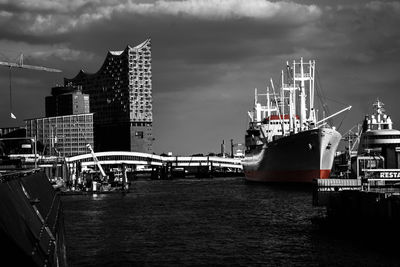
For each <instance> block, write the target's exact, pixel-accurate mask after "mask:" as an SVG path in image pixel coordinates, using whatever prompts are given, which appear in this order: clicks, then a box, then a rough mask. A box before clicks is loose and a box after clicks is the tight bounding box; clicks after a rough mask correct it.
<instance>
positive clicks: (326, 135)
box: [242, 59, 351, 183]
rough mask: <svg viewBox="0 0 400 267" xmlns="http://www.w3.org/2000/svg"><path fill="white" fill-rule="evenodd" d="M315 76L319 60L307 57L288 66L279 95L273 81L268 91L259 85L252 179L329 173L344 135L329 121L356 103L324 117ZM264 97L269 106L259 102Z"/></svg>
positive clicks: (249, 149) (250, 140) (248, 140)
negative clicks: (317, 104) (316, 101)
mask: <svg viewBox="0 0 400 267" xmlns="http://www.w3.org/2000/svg"><path fill="white" fill-rule="evenodd" d="M314 77H315V61H309V62H303V59H301V60H300V61H299V62H296V61H293V65H292V66H289V64H287V71H286V73H285V72H284V71H282V77H281V78H282V80H281V86H280V92H278V94H275V88H274V84H273V81H272V80H271V89H272V92H271V90H270V88H269V87H267V92H266V94H258V93H257V89H256V90H255V101H254V109H253V110H252V111H250V112H249V117H250V122H249V128H248V130H247V134H246V136H245V145H246V151H245V158H244V160H243V162H242V164H243V170H244V173H245V177H246V180H249V181H259V182H298V183H311V182H312V180H313V179H316V178H329V176H330V172H331V168H332V164H333V159H334V156H335V152H336V149H337V147H338V144H339V141H340V139H341V134H340V133H339V132H338V131H336V129H335V128H334V127H330V126H329V125H328V124H327V123H326V121H327V120H328V119H330V118H331V117H333V116H336V115H337V114H339V113H341V112H343V111H345V110H348V109H350V108H351V107H347V108H345V109H343V110H341V111H339V112H336V113H335V114H333V115H331V116H328V117H326V118H323V119H321V120H319V121H318V120H317V112H316V109H315V107H314V87H315V79H314ZM263 96H264V97H265V99H266V101H265V104H266V105H262V104H261V103H260V102H259V98H260V97H263ZM297 99H299V102H300V105H299V107H298V108H296V102H297ZM297 112H299V115H297Z"/></svg>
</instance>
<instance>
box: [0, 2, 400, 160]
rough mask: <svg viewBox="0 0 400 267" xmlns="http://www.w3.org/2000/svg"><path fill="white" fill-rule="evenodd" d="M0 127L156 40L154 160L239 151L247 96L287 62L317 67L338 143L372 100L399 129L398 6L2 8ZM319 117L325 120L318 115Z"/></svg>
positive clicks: (40, 110)
mask: <svg viewBox="0 0 400 267" xmlns="http://www.w3.org/2000/svg"><path fill="white" fill-rule="evenodd" d="M0 25H1V27H0V61H9V62H16V61H17V58H18V56H19V55H20V54H21V53H23V54H24V63H25V64H31V65H39V66H45V67H50V68H56V69H60V70H62V73H50V72H43V71H34V70H27V69H13V70H12V72H11V87H12V111H13V113H14V114H15V115H16V117H17V119H16V120H13V119H11V118H10V92H9V86H10V79H9V70H8V68H7V67H1V66H0V127H11V126H20V125H23V124H24V119H28V118H36V117H43V116H44V113H45V110H44V98H45V96H47V95H49V94H50V90H51V87H53V86H55V85H57V84H63V78H64V77H66V78H72V77H74V76H75V75H76V74H77V73H78V72H79V70H80V69H83V70H85V71H86V72H96V71H97V70H98V69H99V68H100V67H101V65H102V63H103V61H104V59H105V56H106V54H107V51H109V50H123V49H124V48H125V47H126V46H127V45H130V46H136V45H138V44H140V43H142V42H143V41H144V40H146V39H147V38H151V40H152V69H153V80H152V82H153V88H152V89H153V120H154V121H153V134H154V137H155V143H154V152H155V153H157V154H161V153H167V152H172V153H173V154H179V155H190V154H195V153H203V154H206V153H210V152H214V153H219V152H220V145H221V143H222V140H225V143H226V144H228V143H230V140H231V139H233V142H234V143H243V142H244V135H245V131H246V128H247V126H248V115H247V111H248V110H251V109H252V107H253V101H254V88H258V90H259V91H260V92H263V90H265V88H266V86H267V85H269V80H270V79H271V78H272V79H273V80H274V82H275V83H276V84H278V83H279V75H280V71H281V70H282V69H284V68H285V65H286V61H293V60H299V59H300V57H303V58H304V60H310V59H311V60H316V68H317V74H318V80H319V83H318V84H319V88H320V92H323V93H321V95H323V96H324V98H323V100H319V98H318V97H316V101H317V102H318V101H319V103H325V104H326V105H327V106H328V107H329V110H330V111H331V113H334V112H336V111H338V110H340V109H342V108H345V107H347V106H349V105H351V106H352V109H351V110H350V111H349V112H345V113H342V114H341V115H339V116H337V117H335V119H334V120H333V125H334V126H336V127H337V128H338V130H339V132H341V133H342V134H345V133H346V132H347V131H349V130H350V129H351V128H352V127H353V126H354V125H356V124H357V123H361V122H362V120H363V118H364V116H365V115H366V114H369V113H371V112H372V104H373V102H374V101H375V100H376V99H377V98H379V99H380V100H381V101H383V102H384V103H385V108H386V111H387V113H388V114H389V115H391V116H392V118H393V120H394V123H395V125H394V126H395V128H396V126H397V128H398V129H400V105H399V104H398V102H399V100H400V86H399V85H400V29H399V25H400V2H396V1H395V2H391V1H366V0H346V1H344V0H337V1H329V0H319V1H308V0H297V1H264V0H231V1H227V0H182V1H168V0H155V1H150V0H142V1H129V0H125V1H117V0H69V1H67V0H35V1H28V0H27V1H21V0H17V1H16V0H10V1H7V0H0ZM320 116H321V115H320Z"/></svg>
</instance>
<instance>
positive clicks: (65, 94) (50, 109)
mask: <svg viewBox="0 0 400 267" xmlns="http://www.w3.org/2000/svg"><path fill="white" fill-rule="evenodd" d="M45 102H46V117H55V116H64V115H75V114H82V113H89V112H90V109H89V95H88V94H83V93H82V91H81V90H79V88H75V87H64V86H56V87H53V88H52V89H51V96H47V97H46V99H45Z"/></svg>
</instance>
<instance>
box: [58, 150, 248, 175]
mask: <svg viewBox="0 0 400 267" xmlns="http://www.w3.org/2000/svg"><path fill="white" fill-rule="evenodd" d="M94 154H95V156H96V158H97V160H98V163H100V165H101V166H102V167H103V168H105V169H108V170H111V169H113V168H126V169H127V171H128V172H136V173H137V172H145V171H147V172H152V175H160V174H161V176H165V175H167V176H168V175H171V174H173V173H177V172H179V173H180V174H181V175H185V173H187V174H205V173H209V174H211V175H212V173H215V172H223V173H226V172H232V173H238V172H241V170H242V163H241V159H238V158H224V157H216V156H160V155H155V154H148V153H141V152H128V151H109V152H97V153H94ZM65 163H66V165H67V168H68V172H69V173H77V172H78V171H79V169H81V170H87V169H92V168H93V167H95V165H96V164H97V163H96V162H95V160H94V158H93V155H92V154H90V153H88V154H83V155H77V156H73V157H67V158H65ZM78 166H79V167H78ZM157 173H158V174H157Z"/></svg>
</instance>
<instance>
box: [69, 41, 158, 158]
mask: <svg viewBox="0 0 400 267" xmlns="http://www.w3.org/2000/svg"><path fill="white" fill-rule="evenodd" d="M64 85H65V86H73V87H77V88H79V89H80V90H82V92H83V93H84V94H89V99H90V112H92V113H94V115H93V127H94V146H95V151H96V152H99V151H138V152H146V153H152V152H153V140H154V139H153V134H152V124H153V113H152V70H151V40H150V39H147V40H146V41H144V42H143V43H141V44H139V45H137V46H134V47H131V46H127V47H126V48H125V49H124V50H122V51H109V52H108V53H107V56H106V58H105V60H104V63H103V65H102V66H101V68H100V69H99V70H98V71H97V72H96V73H86V72H84V71H83V70H81V71H80V72H79V73H78V74H77V75H76V76H75V77H74V78H71V79H67V78H65V79H64Z"/></svg>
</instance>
